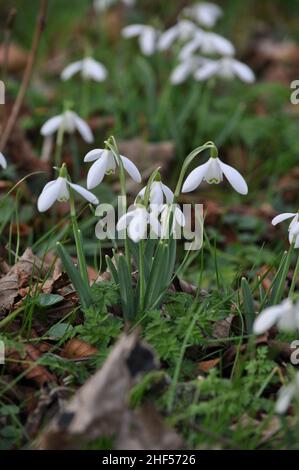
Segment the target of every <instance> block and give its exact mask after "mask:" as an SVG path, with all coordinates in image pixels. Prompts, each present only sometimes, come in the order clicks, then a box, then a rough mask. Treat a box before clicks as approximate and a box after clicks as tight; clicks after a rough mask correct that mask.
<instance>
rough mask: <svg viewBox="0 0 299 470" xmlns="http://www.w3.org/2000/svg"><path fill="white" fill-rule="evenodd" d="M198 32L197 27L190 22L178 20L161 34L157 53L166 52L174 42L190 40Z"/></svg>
mask: <svg viewBox="0 0 299 470" xmlns="http://www.w3.org/2000/svg"><path fill="white" fill-rule="evenodd" d="M198 31H199V28H198V26H197V25H196V24H195V23H193V22H192V21H190V20H179V21H178V22H177V23H176V24H175V25H174V26H172V27H171V28H169V29H167V30H166V31H164V32H163V33H161V35H160V37H159V39H158V44H157V48H158V50H159V51H166V50H167V49H170V47H171V46H172V45H173V43H174V42H175V41H177V40H180V41H186V40H187V39H192V38H193V37H194V35H195V34H196V32H198Z"/></svg>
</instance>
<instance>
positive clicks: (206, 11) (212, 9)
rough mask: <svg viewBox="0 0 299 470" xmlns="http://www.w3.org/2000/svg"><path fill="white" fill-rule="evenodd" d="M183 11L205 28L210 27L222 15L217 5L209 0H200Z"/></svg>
mask: <svg viewBox="0 0 299 470" xmlns="http://www.w3.org/2000/svg"><path fill="white" fill-rule="evenodd" d="M183 13H184V14H185V15H186V16H189V17H191V18H193V19H194V20H196V21H198V23H199V24H201V25H202V26H206V27H207V28H212V27H213V26H214V25H215V23H216V21H217V20H218V19H219V18H220V17H221V16H222V15H223V11H222V9H221V8H220V7H219V6H218V5H215V3H210V2H200V3H196V4H195V5H192V6H191V7H186V8H184V10H183Z"/></svg>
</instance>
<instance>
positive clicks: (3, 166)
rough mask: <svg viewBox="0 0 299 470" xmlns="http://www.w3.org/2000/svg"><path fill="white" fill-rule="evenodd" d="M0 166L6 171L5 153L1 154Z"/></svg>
mask: <svg viewBox="0 0 299 470" xmlns="http://www.w3.org/2000/svg"><path fill="white" fill-rule="evenodd" d="M0 166H2V168H3V169H4V170H5V168H6V167H7V161H6V158H5V157H4V155H3V153H1V152H0Z"/></svg>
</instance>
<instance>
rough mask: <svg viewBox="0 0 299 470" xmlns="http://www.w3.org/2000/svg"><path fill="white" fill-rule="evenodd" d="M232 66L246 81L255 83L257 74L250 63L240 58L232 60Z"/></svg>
mask: <svg viewBox="0 0 299 470" xmlns="http://www.w3.org/2000/svg"><path fill="white" fill-rule="evenodd" d="M232 68H233V70H234V72H235V74H236V75H237V76H238V77H239V78H240V79H241V80H243V82H246V83H253V82H254V81H255V75H254V73H253V71H252V70H251V68H250V67H248V65H246V64H243V62H239V61H238V60H233V61H232Z"/></svg>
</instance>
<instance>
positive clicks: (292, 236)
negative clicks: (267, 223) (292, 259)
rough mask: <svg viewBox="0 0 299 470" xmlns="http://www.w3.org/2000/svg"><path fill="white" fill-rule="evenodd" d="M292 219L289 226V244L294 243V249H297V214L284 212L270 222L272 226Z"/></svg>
mask: <svg viewBox="0 0 299 470" xmlns="http://www.w3.org/2000/svg"><path fill="white" fill-rule="evenodd" d="M288 219H292V221H291V223H290V225H289V229H288V230H289V242H290V243H293V242H294V248H299V236H298V235H299V214H298V212H297V213H294V212H284V213H283V214H279V215H277V216H276V217H274V219H273V220H272V225H277V224H280V223H281V222H284V221H285V220H288Z"/></svg>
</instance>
